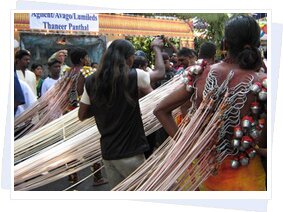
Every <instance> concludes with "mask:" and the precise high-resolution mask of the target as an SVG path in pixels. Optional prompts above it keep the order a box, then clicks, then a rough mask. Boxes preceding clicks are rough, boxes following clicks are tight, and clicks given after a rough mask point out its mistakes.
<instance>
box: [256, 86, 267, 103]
mask: <svg viewBox="0 0 283 212" xmlns="http://www.w3.org/2000/svg"><path fill="white" fill-rule="evenodd" d="M258 99H259V100H260V101H266V100H267V89H266V88H262V90H261V91H260V92H259V93H258Z"/></svg>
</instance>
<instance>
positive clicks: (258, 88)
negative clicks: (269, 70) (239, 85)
mask: <svg viewBox="0 0 283 212" xmlns="http://www.w3.org/2000/svg"><path fill="white" fill-rule="evenodd" d="M261 88H262V85H261V84H260V82H255V83H254V84H252V85H251V87H250V89H251V91H252V92H253V93H255V94H258V93H259V92H260V91H261Z"/></svg>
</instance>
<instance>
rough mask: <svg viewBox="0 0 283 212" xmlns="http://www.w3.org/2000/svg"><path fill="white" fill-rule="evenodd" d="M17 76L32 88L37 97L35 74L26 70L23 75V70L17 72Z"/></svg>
mask: <svg viewBox="0 0 283 212" xmlns="http://www.w3.org/2000/svg"><path fill="white" fill-rule="evenodd" d="M17 76H18V78H19V79H20V80H22V81H25V82H26V83H27V84H28V85H29V86H30V88H31V90H32V92H33V93H34V95H36V76H35V74H34V73H33V72H32V71H30V70H28V69H26V70H25V75H24V74H23V72H22V70H17Z"/></svg>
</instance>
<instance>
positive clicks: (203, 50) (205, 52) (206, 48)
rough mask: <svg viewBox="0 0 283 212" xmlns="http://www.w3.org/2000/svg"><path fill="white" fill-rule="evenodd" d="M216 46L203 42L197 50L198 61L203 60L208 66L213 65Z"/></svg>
mask: <svg viewBox="0 0 283 212" xmlns="http://www.w3.org/2000/svg"><path fill="white" fill-rule="evenodd" d="M215 54H216V46H215V44H214V43H212V42H204V43H203V44H202V45H201V46H200V49H199V59H205V60H207V62H208V63H209V64H213V63H214V58H215Z"/></svg>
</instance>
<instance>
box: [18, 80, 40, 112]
mask: <svg viewBox="0 0 283 212" xmlns="http://www.w3.org/2000/svg"><path fill="white" fill-rule="evenodd" d="M19 82H20V85H21V88H22V91H23V94H24V98H25V104H22V105H19V106H18V107H17V111H16V114H15V117H17V116H19V115H20V114H21V113H22V112H24V111H25V110H26V109H28V108H29V107H30V106H31V105H33V103H35V102H36V101H37V99H36V95H34V94H33V92H32V90H31V88H30V86H29V85H28V84H27V83H26V82H25V81H23V80H21V79H19Z"/></svg>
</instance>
